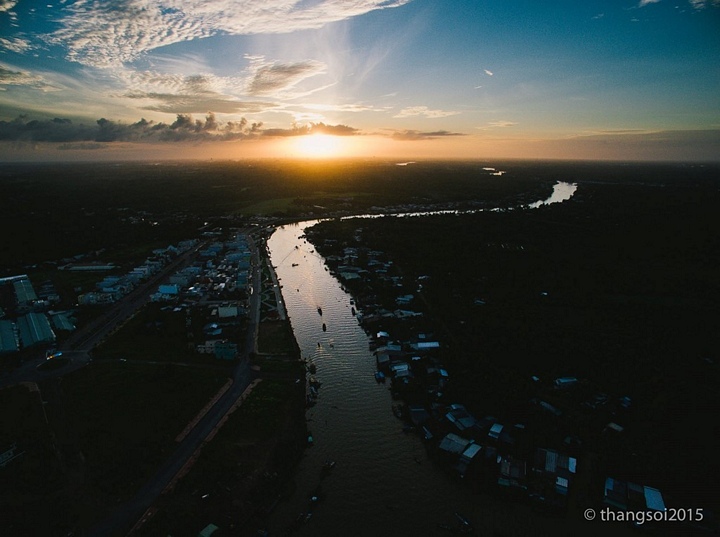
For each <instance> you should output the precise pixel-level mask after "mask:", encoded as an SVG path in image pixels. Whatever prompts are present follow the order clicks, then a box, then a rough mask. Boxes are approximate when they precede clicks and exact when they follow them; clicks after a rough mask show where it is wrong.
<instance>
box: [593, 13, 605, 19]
mask: <svg viewBox="0 0 720 537" xmlns="http://www.w3.org/2000/svg"><path fill="white" fill-rule="evenodd" d="M604 16H605V13H598V14H597V15H595V16H593V17H592V20H594V21H596V20H600V19H602V18H603V17H604Z"/></svg>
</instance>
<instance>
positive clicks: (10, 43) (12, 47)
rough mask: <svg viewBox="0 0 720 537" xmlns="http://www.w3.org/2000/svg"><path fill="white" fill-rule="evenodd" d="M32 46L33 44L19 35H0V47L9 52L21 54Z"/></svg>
mask: <svg viewBox="0 0 720 537" xmlns="http://www.w3.org/2000/svg"><path fill="white" fill-rule="evenodd" d="M32 48H33V46H32V45H31V44H30V42H29V41H28V40H27V39H22V38H20V37H11V38H9V39H7V38H5V37H0V49H5V50H9V51H10V52H15V53H16V54H22V53H24V52H27V51H28V50H31V49H32Z"/></svg>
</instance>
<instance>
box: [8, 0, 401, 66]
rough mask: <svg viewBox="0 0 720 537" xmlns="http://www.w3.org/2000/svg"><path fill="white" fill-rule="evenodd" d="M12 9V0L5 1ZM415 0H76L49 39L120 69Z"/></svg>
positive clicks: (74, 54) (86, 60)
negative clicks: (189, 47)
mask: <svg viewBox="0 0 720 537" xmlns="http://www.w3.org/2000/svg"><path fill="white" fill-rule="evenodd" d="M0 1H2V2H4V4H8V3H9V2H8V0H0ZM410 1H411V0H354V1H348V0H321V1H319V2H312V3H310V2H298V1H297V0H265V1H263V2H258V1H257V0H214V1H213V2H208V1H207V0H184V1H183V2H174V1H171V0H163V1H160V2H152V1H150V0H115V1H113V2H106V1H103V0H77V1H76V2H73V3H71V4H64V5H63V6H62V7H61V10H60V17H61V18H59V19H58V21H57V22H58V24H59V26H60V27H59V28H58V29H57V30H56V31H54V32H52V33H50V34H48V35H46V36H45V40H46V41H47V42H48V43H49V44H52V45H58V46H61V47H64V48H65V50H66V51H67V52H66V55H67V58H68V59H69V60H71V61H75V62H79V63H81V64H84V65H91V66H94V67H118V66H120V65H123V64H127V63H130V62H132V61H134V60H136V59H138V58H139V57H140V56H141V55H142V54H144V53H146V52H148V51H151V50H155V49H158V48H160V47H164V46H168V45H172V44H175V43H182V42H187V41H192V40H194V39H202V38H206V37H211V36H213V35H218V34H227V35H252V34H263V33H289V32H294V31H297V30H307V29H317V28H321V27H323V26H325V25H326V24H328V23H331V22H336V21H340V20H344V19H348V18H351V17H356V16H359V15H363V14H365V13H368V12H370V11H374V10H378V9H388V8H394V7H399V6H402V5H405V4H407V3H408V2H410Z"/></svg>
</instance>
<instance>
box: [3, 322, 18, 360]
mask: <svg viewBox="0 0 720 537" xmlns="http://www.w3.org/2000/svg"><path fill="white" fill-rule="evenodd" d="M18 350H20V341H19V340H18V334H17V327H16V326H15V323H13V322H12V321H0V354H4V353H9V352H17V351H18Z"/></svg>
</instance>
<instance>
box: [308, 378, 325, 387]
mask: <svg viewBox="0 0 720 537" xmlns="http://www.w3.org/2000/svg"><path fill="white" fill-rule="evenodd" d="M308 383H309V384H310V386H311V387H313V388H319V387H320V386H321V384H322V383H321V382H320V381H318V379H316V378H315V377H310V379H309V380H308Z"/></svg>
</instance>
